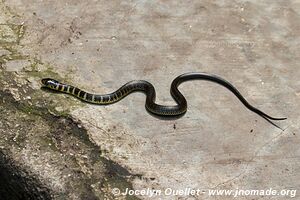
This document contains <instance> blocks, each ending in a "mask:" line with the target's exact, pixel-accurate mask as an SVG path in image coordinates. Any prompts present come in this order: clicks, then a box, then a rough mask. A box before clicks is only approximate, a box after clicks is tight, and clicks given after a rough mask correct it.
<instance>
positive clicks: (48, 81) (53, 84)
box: [42, 78, 60, 89]
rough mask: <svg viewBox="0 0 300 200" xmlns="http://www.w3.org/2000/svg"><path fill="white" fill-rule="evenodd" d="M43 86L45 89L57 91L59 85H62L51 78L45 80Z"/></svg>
mask: <svg viewBox="0 0 300 200" xmlns="http://www.w3.org/2000/svg"><path fill="white" fill-rule="evenodd" d="M42 84H43V86H44V87H47V88H50V89H55V88H56V87H57V85H58V84H60V83H59V82H58V81H56V80H54V79H51V78H43V79H42Z"/></svg>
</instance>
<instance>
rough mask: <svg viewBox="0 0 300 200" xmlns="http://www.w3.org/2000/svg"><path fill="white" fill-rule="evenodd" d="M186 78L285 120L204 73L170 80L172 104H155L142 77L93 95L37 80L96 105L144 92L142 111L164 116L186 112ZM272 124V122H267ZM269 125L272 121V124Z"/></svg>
mask: <svg viewBox="0 0 300 200" xmlns="http://www.w3.org/2000/svg"><path fill="white" fill-rule="evenodd" d="M190 80H206V81H211V82H214V83H217V84H220V85H222V86H224V87H225V88H227V89H228V90H230V91H231V92H232V93H233V94H234V95H235V96H236V97H237V98H238V99H239V100H240V101H241V102H242V103H243V105H244V106H245V107H246V108H248V109H249V110H250V111H252V112H254V113H256V114H258V115H259V116H261V117H263V118H265V119H266V120H268V121H269V122H270V120H285V119H287V118H285V117H283V118H275V117H271V116H270V115H268V114H266V113H264V112H263V111H261V110H259V109H258V108H256V107H254V106H252V105H251V104H250V103H249V102H248V101H247V100H246V99H245V98H244V97H243V96H242V94H241V93H240V92H239V90H238V89H236V87H234V86H233V85H232V84H231V83H230V82H228V81H227V80H225V79H224V78H222V77H220V76H218V75H215V74H208V73H204V72H189V73H184V74H181V75H179V76H178V77H176V78H175V79H174V80H173V81H172V83H171V88H170V93H171V96H172V97H173V99H174V101H175V102H176V105H159V104H157V103H155V98H156V92H155V88H154V86H153V85H152V84H151V83H150V82H148V81H145V80H132V81H129V82H127V83H126V84H124V85H123V86H121V87H120V88H119V89H117V90H116V91H114V92H112V93H108V94H93V93H89V92H85V91H83V90H81V89H79V88H77V87H74V86H72V85H68V84H65V83H61V82H59V81H57V80H55V79H52V78H43V79H42V80H41V82H42V87H43V88H48V89H50V90H55V91H59V92H63V93H67V94H70V95H73V96H74V97H76V98H79V99H80V100H82V101H84V102H88V103H91V104H98V105H108V104H113V103H116V102H118V101H120V100H121V99H123V98H124V97H126V96H127V95H129V94H131V93H133V92H137V91H139V92H143V93H145V94H146V103H145V107H146V110H147V111H149V112H150V113H151V114H154V115H156V116H162V117H168V116H182V115H183V114H185V113H186V111H187V101H186V99H185V97H184V96H183V95H182V93H181V92H180V91H179V89H178V86H179V85H180V84H181V83H183V82H186V81H190ZM271 123H272V122H271ZM272 124H273V123H272Z"/></svg>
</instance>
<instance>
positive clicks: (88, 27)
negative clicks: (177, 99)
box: [0, 0, 300, 199]
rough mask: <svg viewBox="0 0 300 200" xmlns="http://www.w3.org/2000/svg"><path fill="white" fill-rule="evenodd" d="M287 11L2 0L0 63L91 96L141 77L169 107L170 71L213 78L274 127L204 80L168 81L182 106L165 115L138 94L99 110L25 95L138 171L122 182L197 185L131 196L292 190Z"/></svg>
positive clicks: (295, 100)
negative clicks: (179, 112) (182, 111)
mask: <svg viewBox="0 0 300 200" xmlns="http://www.w3.org/2000/svg"><path fill="white" fill-rule="evenodd" d="M299 10H300V3H299V1H297V0H291V1H284V0H282V1H280V0H278V1H270V0H268V1H258V0H255V1H242V0H235V1H229V0H225V1H115V0H113V1H78V0H72V1H68V0H63V1H55V2H53V1H31V0H29V1H22V0H10V1H3V2H2V3H1V11H2V13H1V16H0V19H1V28H0V31H1V32H0V35H1V38H2V39H1V40H0V42H1V43H0V44H1V46H0V47H1V51H0V56H1V63H2V67H3V70H4V71H9V72H16V73H17V75H18V76H19V79H21V80H22V79H24V80H29V82H30V84H29V85H30V87H31V88H33V90H34V91H39V90H40V89H39V80H40V78H41V77H52V76H55V78H60V80H63V81H65V82H68V83H70V84H73V85H76V86H78V87H80V88H82V89H85V90H87V91H90V92H95V93H107V92H111V91H113V90H115V89H117V88H118V87H120V86H121V85H122V84H124V83H125V82H127V81H130V80H132V79H144V80H147V81H149V82H151V83H153V84H154V86H155V87H156V89H157V102H158V103H161V104H172V103H173V100H172V98H171V96H170V94H169V87H170V83H171V81H172V80H173V79H174V78H175V77H176V76H178V75H180V74H182V73H184V72H190V71H199V72H209V73H214V74H218V75H220V76H222V77H224V78H225V79H227V80H228V81H230V82H231V83H233V84H234V85H235V86H236V87H237V88H238V89H239V90H240V91H241V93H242V94H243V95H244V96H245V97H246V99H248V100H249V102H251V103H252V104H253V105H255V106H256V107H258V108H260V109H261V110H263V111H265V112H266V113H268V114H270V115H272V116H275V117H288V120H286V121H282V122H278V123H277V124H278V125H279V126H280V127H281V128H282V129H279V128H276V127H274V126H272V125H271V124H269V123H268V122H267V121H265V120H264V119H262V118H261V117H259V116H257V115H256V114H254V113H252V112H250V111H249V110H247V109H246V108H245V107H243V105H242V104H241V103H240V102H239V101H238V100H237V98H236V97H235V96H233V95H232V94H231V93H230V92H229V91H227V90H226V89H225V88H223V87H221V86H219V85H216V84H213V83H209V82H204V81H193V82H188V83H184V84H182V85H181V86H180V90H181V91H182V93H183V94H184V95H185V96H186V98H187V101H188V112H187V113H186V115H185V116H183V117H182V118H180V119H178V120H169V121H166V120H160V119H157V118H154V117H152V116H151V115H149V114H148V113H147V112H146V111H145V109H144V102H145V96H144V95H143V94H139V93H136V94H132V95H130V96H129V97H127V98H126V99H124V100H122V101H121V102H118V103H117V104H114V105H111V106H95V105H88V104H84V103H81V102H79V101H78V100H76V99H74V98H72V97H69V96H67V95H58V94H52V93H47V92H41V91H39V93H38V94H39V95H38V97H35V96H30V98H32V99H33V100H34V99H35V98H43V99H45V101H46V100H49V104H51V106H54V107H55V109H54V110H56V111H59V112H64V113H65V112H66V113H68V114H70V115H71V116H72V119H74V120H75V121H78V122H79V123H80V124H81V126H83V127H84V128H85V129H86V130H87V134H88V136H89V140H90V141H92V142H93V143H94V144H95V145H96V146H98V147H99V148H100V149H101V150H102V151H103V152H105V153H103V154H102V155H101V156H103V157H104V158H106V159H108V160H112V161H114V162H116V163H118V164H119V165H120V166H122V167H124V168H126V169H127V170H128V171H130V173H131V174H140V175H141V177H142V178H141V177H139V178H131V179H130V182H131V183H132V184H133V188H134V189H146V188H153V189H157V190H164V189H166V188H172V189H184V188H194V189H201V190H202V191H204V192H205V191H206V193H202V194H201V195H196V196H188V197H187V196H185V197H180V196H156V197H155V198H150V197H147V196H139V197H138V198H140V199H159V198H162V199H208V196H207V190H208V189H236V188H240V189H269V188H274V189H278V190H281V189H294V190H299V189H300V182H299V178H300V173H299V167H300V166H299V163H300V160H299V156H300V151H299V148H298V147H299V143H300V141H299V128H300V116H299V110H300V101H299V98H300V81H299V77H300V70H299V67H300V66H299V62H298V61H299V55H300V50H299V41H300V40H299V35H300V26H299V20H300V17H299ZM22 27H24V28H22ZM16 30H17V31H16ZM57 99H59V100H57ZM61 101H62V102H61ZM44 106H45V107H47V103H46V104H45V105H44ZM27 145H30V144H27ZM48 156H49V157H51V156H52V155H48ZM54 165H55V163H54ZM36 170H37V172H36V174H38V171H39V170H41V169H36ZM33 171H34V170H33ZM42 177H44V178H45V176H42ZM57 178H58V179H59V176H58V177H57ZM59 180H60V179H59ZM106 192H107V193H111V192H112V191H111V190H110V189H108V191H106ZM298 192H300V191H298ZM95 198H100V199H101V197H99V196H97V195H95ZM113 198H122V196H118V197H116V196H115V197H113ZM284 198H286V197H280V196H275V197H270V196H243V197H241V199H284ZM297 198H299V195H298V197H297ZM209 199H232V196H215V197H209Z"/></svg>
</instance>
